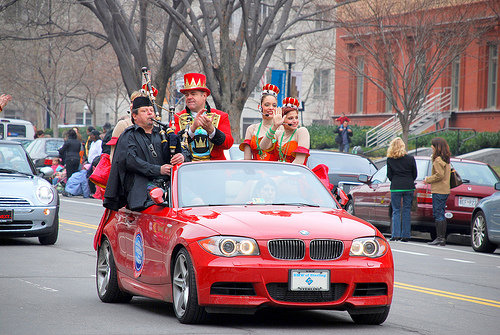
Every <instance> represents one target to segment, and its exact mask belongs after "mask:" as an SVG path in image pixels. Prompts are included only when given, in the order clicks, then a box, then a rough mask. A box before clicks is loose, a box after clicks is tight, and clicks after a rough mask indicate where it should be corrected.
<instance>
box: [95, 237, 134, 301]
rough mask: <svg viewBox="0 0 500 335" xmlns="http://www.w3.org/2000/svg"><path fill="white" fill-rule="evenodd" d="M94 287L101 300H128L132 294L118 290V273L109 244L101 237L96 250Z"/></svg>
mask: <svg viewBox="0 0 500 335" xmlns="http://www.w3.org/2000/svg"><path fill="white" fill-rule="evenodd" d="M95 272H96V287H97V295H98V296H99V299H101V301H103V302H109V303H113V302H129V301H130V299H132V295H131V294H129V293H126V292H123V291H122V290H120V287H119V286H118V275H117V271H116V265H115V260H114V257H113V250H112V248H111V244H110V243H109V241H108V240H107V239H103V241H102V243H101V246H100V247H99V249H98V250H97V265H96V270H95Z"/></svg>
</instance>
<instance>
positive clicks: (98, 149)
mask: <svg viewBox="0 0 500 335" xmlns="http://www.w3.org/2000/svg"><path fill="white" fill-rule="evenodd" d="M101 153H102V141H101V140H97V141H95V142H92V143H91V144H90V149H89V157H88V162H89V163H90V164H92V162H93V161H94V159H95V158H96V157H98V156H100V155H101Z"/></svg>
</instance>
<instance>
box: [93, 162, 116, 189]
mask: <svg viewBox="0 0 500 335" xmlns="http://www.w3.org/2000/svg"><path fill="white" fill-rule="evenodd" d="M110 170H111V161H110V160H109V154H101V159H100V160H99V164H97V166H96V167H95V169H94V172H92V175H91V176H90V177H89V179H90V181H91V182H93V183H94V184H96V185H97V186H99V187H102V188H106V184H107V183H108V177H109V171H110Z"/></svg>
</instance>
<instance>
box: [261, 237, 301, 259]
mask: <svg viewBox="0 0 500 335" xmlns="http://www.w3.org/2000/svg"><path fill="white" fill-rule="evenodd" d="M267 247H268V249H269V253H270V254H271V256H273V257H274V258H278V259H303V258H304V255H305V253H306V245H305V243H304V241H302V240H271V241H269V243H268V245H267Z"/></svg>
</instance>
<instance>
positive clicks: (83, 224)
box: [59, 219, 98, 230]
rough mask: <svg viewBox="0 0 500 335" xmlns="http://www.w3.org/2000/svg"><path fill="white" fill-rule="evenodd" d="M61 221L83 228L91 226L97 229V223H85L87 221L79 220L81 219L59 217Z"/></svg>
mask: <svg viewBox="0 0 500 335" xmlns="http://www.w3.org/2000/svg"><path fill="white" fill-rule="evenodd" d="M59 222H62V223H67V224H70V225H73V226H79V227H83V228H90V229H95V230H97V227H98V226H97V225H94V224H90V223H85V222H79V221H72V220H66V219H59Z"/></svg>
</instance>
